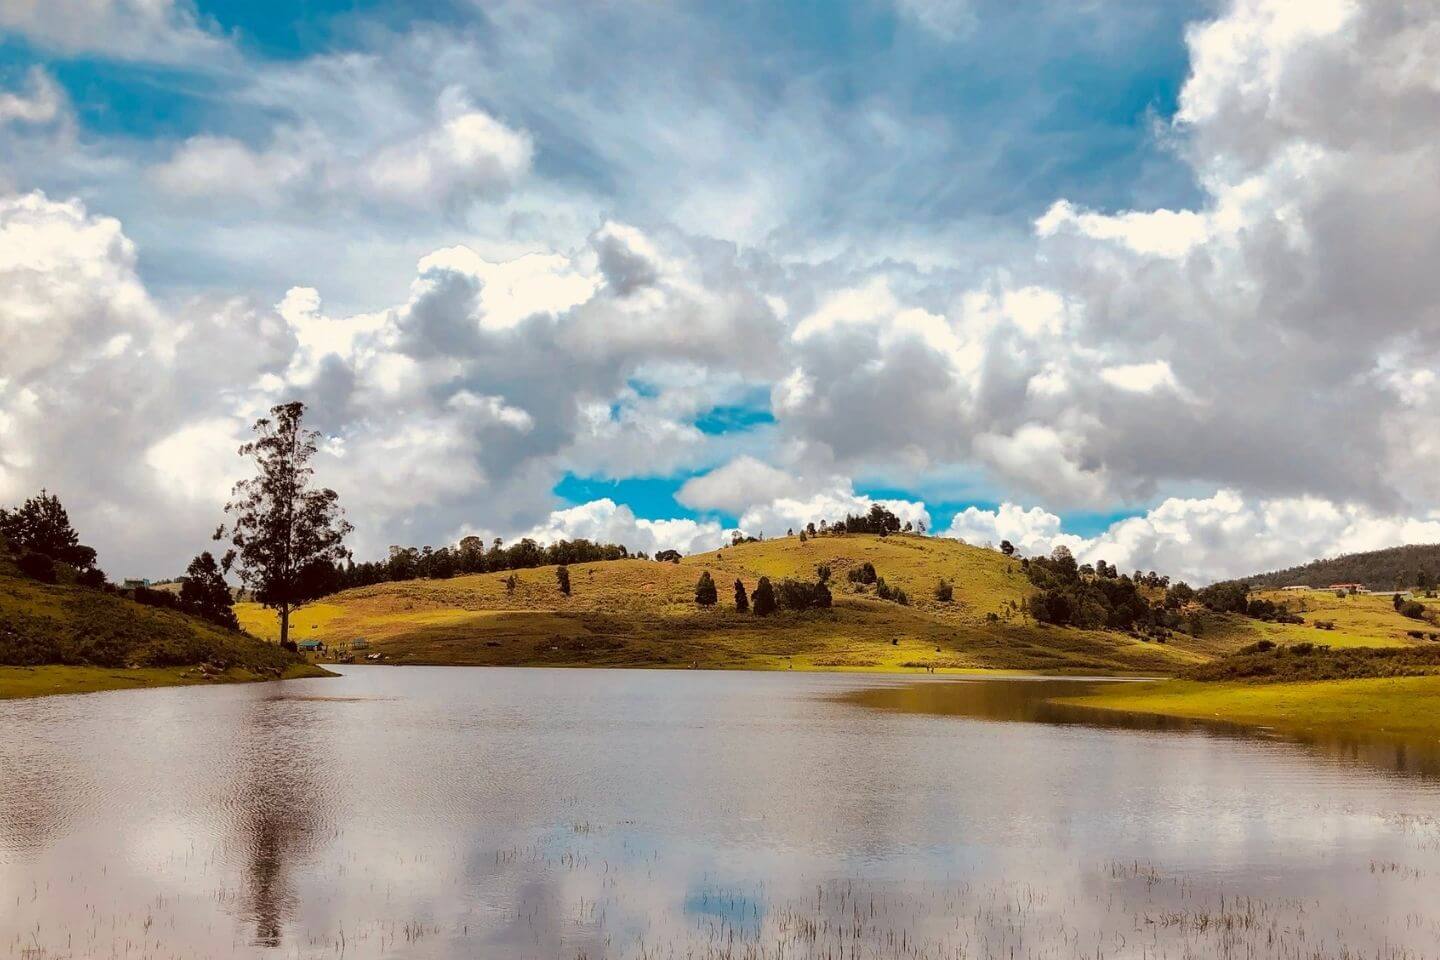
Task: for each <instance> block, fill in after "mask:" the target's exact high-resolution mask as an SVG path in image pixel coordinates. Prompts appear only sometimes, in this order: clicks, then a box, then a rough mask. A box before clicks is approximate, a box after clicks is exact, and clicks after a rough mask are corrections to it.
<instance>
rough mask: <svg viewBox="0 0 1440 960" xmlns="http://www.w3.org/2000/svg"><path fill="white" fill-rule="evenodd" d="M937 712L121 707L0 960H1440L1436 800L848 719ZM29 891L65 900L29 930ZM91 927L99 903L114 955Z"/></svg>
mask: <svg viewBox="0 0 1440 960" xmlns="http://www.w3.org/2000/svg"><path fill="white" fill-rule="evenodd" d="M915 686H928V685H927V684H919V685H917V684H899V683H895V682H893V681H890V680H884V679H878V678H868V677H835V676H829V677H815V676H798V675H788V676H787V675H777V676H757V675H743V674H709V675H695V674H691V673H683V674H664V673H658V672H649V671H645V672H617V673H595V672H565V671H542V670H514V671H484V670H463V669H455V670H445V669H438V670H428V669H424V668H415V669H412V668H404V669H400V668H375V669H364V668H360V669H355V670H354V671H353V672H352V673H351V676H348V677H346V678H345V679H344V680H340V681H302V682H297V683H294V684H286V685H285V686H283V687H272V688H263V687H252V688H211V689H202V690H189V691H181V690H173V691H145V692H144V699H143V701H142V700H141V698H140V695H138V694H137V695H136V696H135V697H134V698H132V700H131V701H130V702H122V701H120V700H118V699H110V700H107V699H106V698H105V697H100V698H96V699H95V700H94V701H93V702H91V703H88V704H78V705H76V706H75V707H66V708H65V709H68V710H72V711H75V715H73V716H71V717H69V718H68V720H69V722H59V723H55V722H52V723H50V724H49V725H48V727H47V729H49V730H50V731H51V733H50V734H49V739H48V740H43V741H41V742H38V744H37V745H36V746H34V747H33V748H28V749H30V750H31V753H32V754H33V755H34V756H33V758H32V759H31V760H30V763H31V764H32V766H33V767H34V769H35V770H37V771H38V772H39V775H40V776H39V778H38V779H34V780H32V781H31V782H30V783H29V784H28V785H22V795H21V799H22V801H23V804H24V805H25V806H27V807H29V808H32V809H35V808H36V806H35V801H34V798H29V799H26V795H25V793H24V792H23V791H24V790H28V791H35V790H36V789H37V787H41V788H42V789H40V790H39V795H40V796H41V797H42V798H43V797H44V796H45V795H46V791H45V789H43V786H44V784H45V779H44V778H45V776H46V775H47V774H50V773H56V774H57V775H58V776H59V778H60V779H62V780H63V779H64V777H65V773H64V771H65V770H66V769H67V765H68V764H69V762H70V758H72V757H83V758H84V768H85V770H86V776H87V778H88V781H89V782H88V783H87V785H86V788H85V791H84V795H85V797H86V798H87V799H86V802H84V803H79V804H77V805H75V806H73V807H71V809H70V810H69V812H68V813H67V814H65V815H64V816H63V817H62V818H59V819H57V820H55V821H54V822H55V823H58V824H59V826H58V827H51V828H50V830H49V832H48V833H38V834H37V833H36V832H35V831H33V830H30V829H28V828H26V829H23V830H22V832H23V833H25V834H26V835H27V836H30V837H32V838H34V839H32V840H31V841H28V842H29V844H30V845H29V846H27V847H25V848H24V849H23V850H22V849H20V848H19V845H18V844H14V843H9V842H8V841H5V840H3V839H0V843H6V844H7V845H6V846H5V847H4V848H0V892H6V893H8V896H7V899H6V900H5V904H6V906H7V908H10V909H8V910H0V943H10V942H17V943H20V942H27V941H25V939H24V937H25V936H26V933H25V932H26V931H31V930H37V929H38V930H39V931H40V934H39V937H40V940H41V944H40V946H42V947H43V948H45V949H48V950H54V951H57V952H65V951H67V950H68V952H70V953H75V954H77V955H78V954H81V953H84V954H88V955H110V954H112V953H123V952H124V947H125V944H126V943H127V942H130V943H148V944H149V947H147V950H148V952H150V953H152V954H165V955H174V956H186V955H196V956H213V955H217V954H225V955H239V956H254V955H271V956H279V955H283V956H286V957H291V956H295V957H322V956H323V957H335V956H344V957H346V958H347V960H348V958H361V957H381V956H394V955H404V956H406V957H412V956H413V957H421V958H427V957H435V958H449V957H459V956H486V957H497V958H501V960H508V958H519V957H526V958H529V957H537V956H562V957H564V956H571V957H573V956H577V955H580V954H582V953H583V954H585V955H586V956H589V957H594V958H598V957H601V956H606V957H616V958H618V957H627V956H637V955H638V954H639V952H640V949H641V945H642V944H643V945H644V949H645V951H646V954H647V955H648V956H650V957H670V956H677V957H678V956H687V955H693V956H705V955H707V954H711V955H716V954H718V955H726V954H725V952H724V951H726V950H729V951H731V952H730V954H729V955H743V950H742V947H744V948H745V949H749V948H753V951H752V952H761V951H769V953H770V954H771V955H774V954H775V952H776V951H777V950H779V949H783V950H784V951H785V952H786V953H788V954H793V955H815V954H817V953H819V954H822V955H823V954H825V953H827V952H828V953H829V954H831V955H836V954H839V953H843V954H845V955H847V956H848V955H850V954H851V953H853V952H857V951H858V952H860V953H861V954H862V955H878V956H888V955H896V954H897V953H911V954H913V953H916V952H923V949H927V948H928V949H930V952H931V955H937V954H939V955H944V954H945V953H946V952H949V953H956V952H958V951H960V950H962V949H963V950H964V951H965V953H966V955H968V956H972V957H973V956H985V955H986V952H987V950H989V949H990V947H994V948H995V950H991V951H990V952H992V953H995V952H996V951H998V949H999V948H1001V947H1005V948H1007V949H1008V948H1009V947H1011V946H1017V947H1018V949H1019V951H1020V953H1021V954H1023V953H1025V952H1026V951H1031V950H1032V949H1033V951H1034V952H1035V953H1037V954H1045V953H1047V952H1048V953H1049V954H1050V955H1055V956H1071V955H1075V954H1077V953H1080V954H1085V955H1093V954H1094V953H1095V952H1097V950H1098V951H1099V952H1100V953H1103V954H1105V955H1110V956H1114V955H1117V954H1124V953H1126V952H1127V951H1128V952H1130V953H1137V952H1139V951H1137V950H1135V944H1136V929H1137V920H1136V918H1137V917H1140V918H1141V920H1140V921H1138V926H1139V928H1141V929H1142V932H1143V933H1144V934H1145V936H1147V937H1148V938H1149V939H1148V940H1146V949H1147V950H1148V952H1149V953H1152V954H1154V953H1164V952H1167V951H1168V952H1169V953H1170V955H1172V956H1174V955H1182V954H1184V953H1185V952H1186V951H1187V950H1188V951H1189V952H1190V953H1191V954H1193V955H1196V956H1209V955H1214V954H1215V953H1218V952H1224V950H1225V949H1234V950H1240V951H1241V953H1246V952H1251V948H1253V955H1254V956H1256V957H1264V956H1268V955H1273V954H1274V952H1275V948H1273V947H1271V946H1269V945H1267V944H1264V943H1259V942H1258V941H1256V940H1255V938H1253V937H1250V935H1249V933H1245V934H1244V936H1240V937H1239V939H1236V940H1235V941H1234V942H1233V943H1230V944H1229V945H1228V946H1227V944H1226V943H1225V942H1223V941H1222V940H1221V939H1218V934H1217V929H1218V928H1216V927H1213V926H1211V927H1206V926H1205V925H1206V924H1213V923H1216V922H1227V923H1245V924H1261V925H1268V926H1257V927H1247V928H1246V929H1247V930H1250V929H1255V930H1259V929H1272V928H1273V929H1279V930H1282V931H1290V930H1303V931H1304V932H1305V933H1306V935H1307V936H1310V937H1313V938H1315V939H1314V940H1313V941H1310V942H1313V943H1315V944H1320V945H1321V946H1323V947H1324V948H1325V949H1326V950H1327V951H1328V952H1330V953H1335V952H1338V950H1332V949H1329V948H1331V947H1337V946H1342V945H1343V946H1345V947H1351V948H1354V949H1356V950H1359V951H1361V952H1367V953H1370V954H1373V953H1374V952H1375V951H1374V949H1372V948H1375V947H1376V946H1377V945H1383V944H1384V943H1386V942H1389V943H1392V944H1395V945H1397V946H1398V947H1399V948H1400V949H1404V948H1414V949H1415V950H1416V951H1418V952H1424V951H1428V952H1430V953H1434V952H1435V951H1434V948H1435V946H1436V943H1437V942H1436V941H1435V940H1434V937H1433V930H1434V929H1435V927H1434V925H1435V924H1436V923H1440V915H1437V913H1436V908H1435V906H1434V904H1433V903H1432V902H1431V900H1433V896H1432V895H1431V894H1430V892H1429V891H1430V890H1431V889H1432V886H1433V883H1434V882H1435V879H1436V878H1437V877H1440V844H1437V843H1436V842H1435V836H1437V835H1440V833H1437V831H1435V830H1434V829H1433V828H1432V826H1429V825H1433V824H1434V823H1436V822H1440V820H1437V819H1436V818H1437V817H1440V787H1437V785H1436V783H1435V782H1434V781H1427V780H1420V779H1417V778H1413V777H1396V776H1389V775H1377V773H1376V771H1375V770H1374V769H1373V768H1367V767H1362V766H1357V765H1355V764H1353V763H1349V762H1331V761H1328V760H1321V759H1320V758H1318V757H1317V756H1316V755H1314V754H1310V753H1306V752H1305V751H1302V750H1298V749H1296V748H1295V747H1293V746H1291V745H1287V744H1284V743H1276V742H1268V743H1267V742H1255V741H1253V740H1239V739H1233V738H1224V737H1216V736H1213V735H1210V734H1208V733H1205V732H1187V733H1182V734H1181V735H1178V736H1177V735H1175V734H1174V733H1172V732H1166V731H1138V732H1125V731H1116V730H1105V729H1096V728H1093V727H1088V726H1083V725H1069V726H1042V725H1038V724H1033V723H990V722H975V718H973V717H968V716H964V715H951V716H943V715H940V716H937V715H936V714H935V713H933V712H926V711H917V712H911V711H907V710H901V709H883V710H876V709H869V708H860V707H857V706H856V705H855V704H853V703H847V702H840V703H837V702H835V697H836V695H843V694H844V693H845V691H847V690H854V689H856V688H865V689H867V690H877V689H879V690H889V689H903V688H906V687H915ZM934 686H937V687H938V686H941V685H939V684H936V685H934ZM277 693H279V694H281V695H280V696H276V694H277ZM940 695H941V693H940V692H937V691H927V692H924V693H923V696H924V697H934V696H940ZM986 696H987V697H989V699H990V700H991V702H993V703H1008V702H1010V699H1011V698H1012V691H1011V689H1010V688H1008V687H1007V688H1005V689H998V690H988V691H987V692H986ZM76 699H80V698H76ZM140 702H143V703H144V704H145V706H146V707H147V709H146V711H145V712H144V715H143V716H142V717H137V716H136V715H135V713H134V704H135V703H140ZM19 709H20V710H21V711H22V712H23V711H24V710H26V709H32V708H27V707H23V706H22V707H21V708H19ZM997 709H998V708H997ZM1007 709H1008V708H1007ZM52 710H53V708H52ZM60 719H61V720H62V721H63V720H64V719H65V718H63V717H62V718H60ZM134 741H139V742H138V743H136V742H134ZM15 749H16V748H15V747H14V745H13V744H6V745H4V746H3V747H0V750H8V751H9V753H11V754H13V753H15ZM4 776H5V771H0V778H3V777H4ZM17 782H18V781H17ZM66 796H68V795H66ZM92 796H93V797H98V798H102V799H101V800H99V801H98V802H91V801H89V799H88V798H90V797H92ZM61 799H62V800H64V799H66V797H65V796H62V798H61ZM71 799H73V798H71ZM4 803H5V798H4V797H0V805H3V804H4ZM17 806H19V805H18V804H17ZM41 809H43V808H41ZM3 836H4V834H3V833H0V838H3ZM1151 863H1153V864H1156V865H1157V866H1156V867H1153V868H1152V867H1150V866H1148V864H1151ZM32 889H36V890H40V891H45V890H50V891H53V892H54V896H53V897H52V898H51V899H49V900H46V899H45V898H44V897H43V896H41V897H38V898H36V899H33V900H29V899H25V897H24V896H19V894H22V892H23V893H28V891H30V890H32ZM1222 892H1223V893H1224V894H1225V896H1226V897H1227V900H1226V901H1225V903H1224V904H1222V903H1221V902H1220V900H1219V895H1220V893H1222ZM1231 897H1237V898H1241V899H1244V898H1250V899H1251V900H1252V901H1253V902H1254V904H1255V910H1256V912H1255V913H1254V914H1247V915H1245V916H1243V917H1242V916H1240V915H1238V914H1236V913H1235V912H1234V911H1233V902H1234V901H1232V900H1230V899H1229V898H1231ZM1300 900H1304V913H1303V914H1302V913H1300V912H1299V911H1298V910H1297V909H1295V903H1296V902H1298V901H1300ZM72 903H96V904H102V905H103V907H102V908H101V913H102V916H101V917H100V923H98V924H97V923H94V922H92V921H91V920H90V919H89V918H88V915H85V914H83V913H78V914H77V912H76V911H75V910H74V909H73V907H71V906H70V904H72ZM1147 916H1150V917H1157V918H1158V917H1161V916H1165V917H1168V918H1171V919H1170V920H1169V921H1167V923H1168V924H1169V925H1166V926H1160V925H1158V924H1156V925H1148V924H1145V923H1144V922H1143V918H1145V917H1147ZM1407 916H1413V917H1417V918H1419V922H1418V923H1417V924H1414V925H1407V923H1406V921H1405V919H1404V918H1405V917H1407ZM147 918H149V919H150V920H151V921H153V922H152V923H151V924H150V925H149V926H148V927H147V926H145V921H146V920H147ZM1276 924H1278V925H1279V926H1278V927H1276V926H1275V925H1276ZM237 925H238V926H239V937H238V940H237ZM1152 926H1153V927H1156V929H1151V927H1152ZM1237 936H1238V935H1237ZM17 937H19V938H20V939H19V940H17V939H16V938H17ZM71 937H74V938H75V945H74V946H70V945H69V943H68V941H69V938H71ZM1427 937H1428V938H1429V939H1426V938H1427ZM87 938H88V939H87ZM1117 938H1129V944H1128V946H1122V945H1121V943H1120V940H1119V939H1117ZM897 943H903V944H905V945H907V947H906V950H905V951H900V950H898V949H897V947H896V944H897ZM1285 943H1286V945H1287V946H1289V947H1294V946H1295V941H1294V940H1293V939H1292V940H1289V941H1285ZM747 945H748V946H747ZM1157 946H1158V947H1159V949H1158V950H1157V949H1153V948H1155V947H1157ZM942 948H943V949H942ZM1241 948H1244V949H1243V950H1242V949H1241Z"/></svg>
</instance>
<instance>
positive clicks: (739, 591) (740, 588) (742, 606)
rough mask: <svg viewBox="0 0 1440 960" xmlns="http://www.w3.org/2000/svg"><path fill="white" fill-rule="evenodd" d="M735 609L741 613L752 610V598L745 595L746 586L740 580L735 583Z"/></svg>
mask: <svg viewBox="0 0 1440 960" xmlns="http://www.w3.org/2000/svg"><path fill="white" fill-rule="evenodd" d="M735 609H736V610H739V611H740V612H741V613H744V612H745V611H746V610H749V609H750V597H749V596H747V595H746V593H745V584H744V583H742V582H741V581H740V580H738V579H737V580H736V581H735Z"/></svg>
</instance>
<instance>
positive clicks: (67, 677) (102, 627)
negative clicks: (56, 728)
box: [0, 559, 324, 698]
mask: <svg viewBox="0 0 1440 960" xmlns="http://www.w3.org/2000/svg"><path fill="white" fill-rule="evenodd" d="M0 665H4V666H0V697H5V698H8V697H15V696H36V695H40V694H46V693H80V692H88V691H94V690H108V689H122V688H126V687H135V686H158V685H161V684H170V683H210V682H217V681H223V680H236V681H238V680H255V679H280V678H282V677H287V676H294V675H297V672H299V673H303V674H304V675H310V676H315V675H323V674H324V671H318V672H317V670H316V669H315V668H313V667H310V666H309V665H306V664H305V663H304V662H303V661H302V660H301V659H300V658H299V657H297V656H295V655H294V654H291V653H287V652H286V651H284V650H281V649H280V648H279V647H277V646H275V645H274V644H270V643H264V642H261V641H259V640H257V639H256V638H255V637H251V636H247V635H246V634H244V633H238V632H235V631H232V630H225V629H223V628H220V627H217V626H215V625H214V624H211V623H207V622H206V621H203V620H200V619H197V618H195V617H191V616H187V615H185V614H182V613H177V612H175V611H173V610H161V609H158V608H156V607H147V606H142V605H141V604H138V603H136V602H134V601H133V600H129V599H127V598H125V597H122V596H119V595H117V594H114V593H107V592H104V591H101V590H92V589H87V588H84V587H77V586H73V585H68V584H63V583H62V584H44V583H40V582H38V581H36V580H32V579H29V578H27V577H23V576H21V575H19V574H18V572H17V571H16V570H15V568H14V566H13V564H11V563H9V561H8V559H7V560H5V561H3V562H0ZM202 668H203V669H202Z"/></svg>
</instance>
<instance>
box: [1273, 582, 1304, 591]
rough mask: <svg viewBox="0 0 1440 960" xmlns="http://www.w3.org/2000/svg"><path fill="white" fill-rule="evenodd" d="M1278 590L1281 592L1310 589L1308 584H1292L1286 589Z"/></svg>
mask: <svg viewBox="0 0 1440 960" xmlns="http://www.w3.org/2000/svg"><path fill="white" fill-rule="evenodd" d="M1280 589H1281V590H1309V589H1310V585H1309V584H1308V583H1292V584H1291V585H1290V586H1288V587H1281V588H1280Z"/></svg>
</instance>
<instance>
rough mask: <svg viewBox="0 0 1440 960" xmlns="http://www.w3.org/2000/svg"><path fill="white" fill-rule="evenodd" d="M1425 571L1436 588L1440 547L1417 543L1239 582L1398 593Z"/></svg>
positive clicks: (1261, 586) (1267, 586)
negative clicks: (1338, 585)
mask: <svg viewBox="0 0 1440 960" xmlns="http://www.w3.org/2000/svg"><path fill="white" fill-rule="evenodd" d="M1421 571H1425V572H1426V573H1428V574H1429V576H1430V578H1431V579H1430V582H1431V584H1432V585H1433V584H1434V582H1435V577H1436V575H1437V574H1440V543H1413V544H1406V545H1405V546H1400V547H1387V548H1386V549H1384V550H1367V551H1364V552H1361V553H1346V554H1341V555H1340V556H1337V557H1324V558H1321V559H1318V560H1312V561H1310V562H1309V563H1303V564H1300V565H1298V566H1294V567H1286V568H1285V569H1283V570H1272V571H1270V572H1268V573H1257V574H1255V575H1253V576H1249V577H1237V578H1235V581H1240V582H1244V583H1248V584H1250V586H1251V587H1252V588H1254V589H1257V590H1273V589H1278V588H1281V587H1289V586H1307V587H1327V586H1329V585H1330V584H1332V583H1363V584H1364V585H1365V586H1366V587H1368V588H1369V589H1371V590H1394V589H1409V588H1412V587H1414V586H1415V585H1416V583H1415V578H1416V575H1417V574H1419V573H1420V572H1421ZM1402 581H1403V582H1402ZM1232 582H1233V581H1232Z"/></svg>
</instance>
